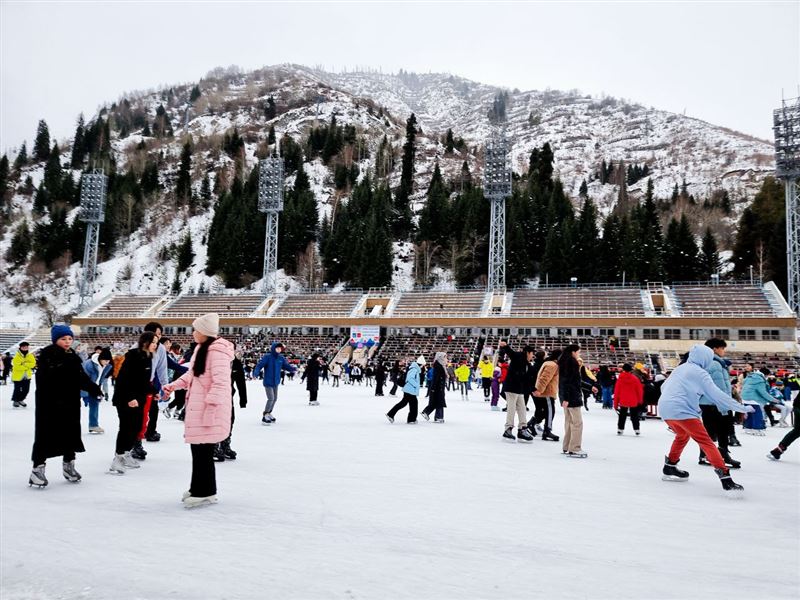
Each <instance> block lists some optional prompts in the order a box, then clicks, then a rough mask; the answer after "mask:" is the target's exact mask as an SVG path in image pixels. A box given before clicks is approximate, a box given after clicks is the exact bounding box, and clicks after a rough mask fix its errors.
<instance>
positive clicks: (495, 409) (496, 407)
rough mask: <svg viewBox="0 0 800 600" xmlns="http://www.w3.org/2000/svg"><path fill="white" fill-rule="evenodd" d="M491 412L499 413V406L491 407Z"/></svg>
mask: <svg viewBox="0 0 800 600" xmlns="http://www.w3.org/2000/svg"><path fill="white" fill-rule="evenodd" d="M492 410H493V411H498V412H499V411H500V407H499V406H493V407H492Z"/></svg>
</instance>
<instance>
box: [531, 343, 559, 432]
mask: <svg viewBox="0 0 800 600" xmlns="http://www.w3.org/2000/svg"><path fill="white" fill-rule="evenodd" d="M559 358H561V350H559V349H555V350H553V351H552V352H551V353H550V356H548V357H547V360H546V361H544V362H543V363H542V367H541V368H540V369H539V375H537V377H536V389H535V390H534V391H533V394H532V395H533V402H534V405H535V406H536V411H535V412H534V415H533V418H532V419H531V420H530V421H529V422H528V429H529V430H531V431H535V430H536V429H535V427H536V425H538V424H539V423H544V429H543V431H542V441H550V442H557V441H558V440H559V437H558V436H557V435H556V434H554V433H553V417H554V416H555V414H556V395H558V359H559Z"/></svg>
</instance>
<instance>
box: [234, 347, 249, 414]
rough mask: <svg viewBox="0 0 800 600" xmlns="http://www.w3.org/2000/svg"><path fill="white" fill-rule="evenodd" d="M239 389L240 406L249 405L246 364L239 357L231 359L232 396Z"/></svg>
mask: <svg viewBox="0 0 800 600" xmlns="http://www.w3.org/2000/svg"><path fill="white" fill-rule="evenodd" d="M237 389H238V390H239V407H240V408H245V407H246V406H247V380H246V379H245V377H244V365H243V364H242V361H241V360H239V359H238V358H234V359H233V361H231V397H233V395H234V394H236V390H237Z"/></svg>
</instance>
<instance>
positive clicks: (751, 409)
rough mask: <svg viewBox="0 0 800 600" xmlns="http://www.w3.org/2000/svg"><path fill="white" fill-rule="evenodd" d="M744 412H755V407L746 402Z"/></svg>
mask: <svg viewBox="0 0 800 600" xmlns="http://www.w3.org/2000/svg"><path fill="white" fill-rule="evenodd" d="M744 412H745V413H746V414H748V415H749V414H751V413H754V412H756V409H755V408H754V407H752V406H750V405H749V404H748V405H745V407H744Z"/></svg>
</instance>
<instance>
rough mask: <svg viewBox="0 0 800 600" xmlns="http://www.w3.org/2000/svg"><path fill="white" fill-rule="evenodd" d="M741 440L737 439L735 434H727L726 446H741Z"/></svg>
mask: <svg viewBox="0 0 800 600" xmlns="http://www.w3.org/2000/svg"><path fill="white" fill-rule="evenodd" d="M741 445H742V444H741V442H740V441H739V440H738V439H737V437H736V434H735V433H732V434H730V435H729V436H728V446H734V447H735V446H741Z"/></svg>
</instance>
